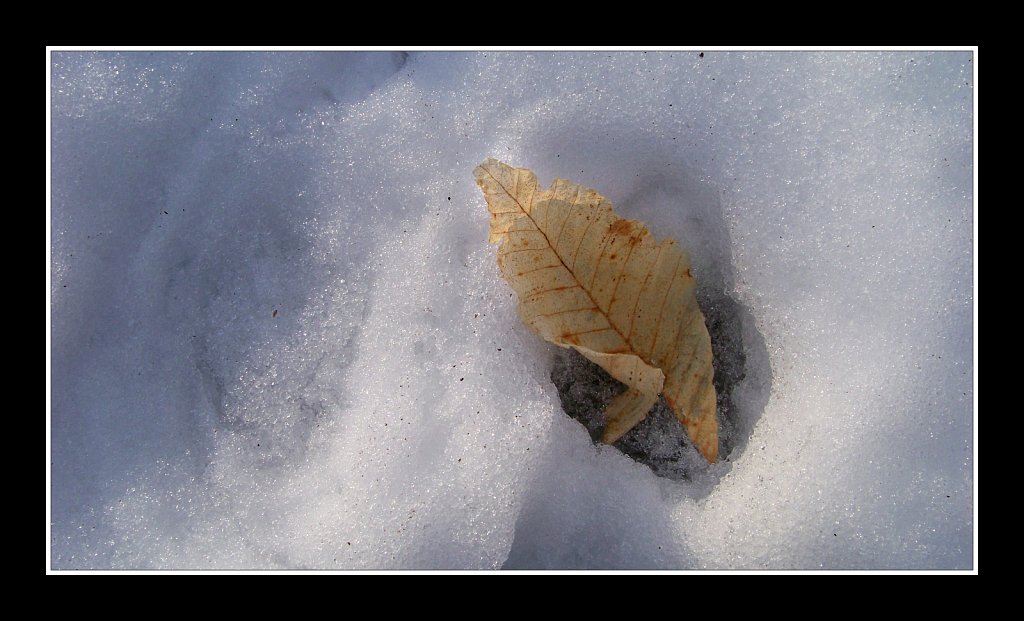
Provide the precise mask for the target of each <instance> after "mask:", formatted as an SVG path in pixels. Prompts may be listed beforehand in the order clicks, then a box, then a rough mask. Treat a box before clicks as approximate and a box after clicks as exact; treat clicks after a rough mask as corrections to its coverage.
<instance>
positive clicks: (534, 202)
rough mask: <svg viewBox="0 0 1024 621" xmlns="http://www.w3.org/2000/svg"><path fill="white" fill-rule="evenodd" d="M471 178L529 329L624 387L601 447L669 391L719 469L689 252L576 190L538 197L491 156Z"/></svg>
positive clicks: (529, 182) (555, 188)
mask: <svg viewBox="0 0 1024 621" xmlns="http://www.w3.org/2000/svg"><path fill="white" fill-rule="evenodd" d="M473 174H474V176H475V177H476V182H477V185H478V186H480V189H481V190H482V191H483V193H484V198H485V199H486V200H487V208H488V209H489V210H490V212H491V215H492V217H491V229H490V236H489V241H490V242H491V243H495V244H498V265H499V266H500V267H501V268H502V273H503V274H504V275H505V277H506V278H507V279H508V281H509V284H510V285H511V286H512V288H513V289H514V290H515V291H517V292H518V293H519V312H520V316H521V317H522V318H523V321H524V322H525V323H526V324H527V325H529V326H530V328H531V329H532V330H533V331H534V332H536V333H537V334H539V335H540V336H541V337H543V338H545V339H546V340H548V341H550V342H552V343H554V344H556V345H558V346H560V347H571V348H573V349H575V350H577V351H578V352H580V353H581V354H582V355H583V356H585V357H586V358H587V359H589V360H591V361H592V362H594V363H596V364H598V365H600V366H601V367H602V368H604V369H605V370H606V371H607V372H608V373H609V374H610V375H611V376H612V377H614V378H615V379H617V380H619V381H620V382H622V383H624V384H626V386H627V390H626V391H625V392H623V393H622V394H620V395H618V396H617V397H615V399H613V400H612V402H611V403H609V404H608V408H607V410H606V413H605V432H604V436H603V438H602V439H603V440H604V441H605V442H608V443H612V442H615V441H616V440H618V439H619V438H620V437H622V435H623V434H625V433H626V432H628V431H629V430H630V429H631V428H632V427H633V426H634V425H636V424H637V423H639V422H640V421H641V420H643V419H644V417H645V416H647V413H648V411H649V410H650V408H651V407H652V406H653V405H654V404H655V402H656V401H657V399H658V396H659V395H660V394H664V396H665V398H666V401H667V402H668V404H669V407H671V408H672V410H673V412H674V413H675V415H676V418H677V419H678V420H679V422H680V423H681V424H682V425H683V426H684V427H685V428H686V430H687V434H688V435H689V436H690V439H691V440H692V441H693V442H694V444H695V445H696V447H697V448H698V450H700V452H701V454H702V455H704V457H705V458H706V459H707V460H708V461H709V462H714V461H715V460H716V459H717V458H718V421H717V417H716V411H715V389H714V385H713V383H712V379H713V373H714V371H713V368H712V365H711V339H710V337H709V336H708V332H707V328H706V327H705V323H704V316H703V315H702V314H701V312H700V309H699V307H698V306H697V303H696V299H695V298H694V291H695V287H694V283H693V282H692V278H693V276H692V274H691V272H690V262H689V257H687V255H686V253H685V252H683V251H682V250H680V249H679V248H678V245H677V244H676V243H675V242H674V241H672V240H665V241H662V242H661V243H657V242H656V241H655V239H654V236H652V235H651V234H650V232H648V230H647V229H646V227H644V225H643V224H641V223H640V222H636V221H634V220H626V219H624V218H620V217H618V216H617V215H616V214H615V212H614V211H613V210H612V206H611V203H610V202H609V201H608V200H607V199H605V198H604V197H602V196H601V195H600V194H598V193H597V192H596V191H594V190H591V189H588V188H584V187H582V186H580V185H578V184H576V183H573V182H571V181H566V180H563V179H556V180H555V182H554V183H552V184H551V187H550V188H548V189H547V190H541V189H540V188H539V187H538V183H537V177H536V175H534V174H533V173H532V172H530V171H529V170H526V169H524V168H512V167H511V166H508V165H507V164H504V163H502V162H499V161H498V160H495V159H488V160H486V161H485V162H484V163H483V164H481V165H480V166H478V167H477V168H476V169H475V170H474V171H473ZM513 233H515V235H513ZM517 242H518V243H517ZM620 256H621V257H623V258H622V260H621V261H617V260H616V259H618V258H619V257H620ZM535 264H540V265H543V266H546V267H545V268H544V269H540V268H535V267H533V266H534V265H535ZM505 268H508V269H505ZM523 268H526V269H523ZM697 319H699V321H697Z"/></svg>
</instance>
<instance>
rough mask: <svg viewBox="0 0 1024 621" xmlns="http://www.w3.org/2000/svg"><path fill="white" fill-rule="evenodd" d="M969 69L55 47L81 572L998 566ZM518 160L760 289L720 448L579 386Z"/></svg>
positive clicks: (945, 60) (855, 61) (72, 468)
mask: <svg viewBox="0 0 1024 621" xmlns="http://www.w3.org/2000/svg"><path fill="white" fill-rule="evenodd" d="M972 76H973V56H972V54H971V53H970V52H937V53H924V52H901V53H879V52H852V53H838V52H773V53H769V52H706V53H705V54H704V55H703V57H701V56H700V55H699V53H698V51H692V52H691V51H685V52H666V53H654V52H649V53H640V52H636V53H625V52H587V53H566V52H560V53H532V52H531V53H527V52H510V53H497V52H484V53H441V52H417V53H412V54H402V53H370V52H335V53H194V54H189V53H166V52H161V53H128V52H103V53H84V52H54V53H52V56H51V86H50V96H51V106H50V112H51V140H50V145H51V150H52V151H51V163H52V174H51V207H50V217H51V224H50V233H51V236H52V239H51V245H50V248H51V253H52V254H51V262H50V278H51V283H50V288H49V295H50V301H49V305H50V309H51V313H52V318H51V326H50V330H51V339H52V341H51V349H50V355H51V365H52V370H51V394H50V396H51V411H50V421H51V429H50V442H51V457H50V469H51V470H50V472H51V485H50V489H49V493H50V495H51V519H50V529H51V536H50V545H51V551H50V555H51V556H50V559H51V565H52V567H53V568H58V569H59V568H139V569H141V568H168V569H170V568H178V569H197V568H198V569H202V568H329V569H334V568H338V569H398V568H405V569H422V568H442V569H463V568H465V569H474V568H480V569H494V568H506V569H508V568H542V569H543V568H676V569H687V568H754V569H756V568H841V569H855V568H947V569H949V568H971V567H972V564H973V554H974V550H973V530H974V528H975V524H974V518H973V514H974V502H975V500H974V494H975V491H976V490H975V487H974V482H973V468H974V464H973V457H972V454H973V439H972V436H973V424H974V423H973V419H974V411H973V405H972V404H973V397H974V394H973V390H974V388H973V381H972V369H973V365H974V360H973V353H972V351H973V319H972V309H973V303H974V302H973V295H974V294H973V286H974V284H973V276H972V271H973V259H972V253H973V245H974V243H975V240H974V238H973V225H974V216H973V199H974V196H973V193H974V189H973V138H974V136H973V131H974V130H973V127H974V122H973V114H974V110H973V88H974V83H973V77H972ZM489 156H494V157H497V158H499V159H501V160H503V161H505V162H508V163H510V164H512V165H515V166H523V167H528V168H531V169H533V170H534V171H536V173H537V174H538V176H539V178H540V180H541V183H542V184H544V185H545V186H546V185H547V184H548V183H550V182H551V181H552V180H553V179H554V178H555V177H563V178H567V179H572V180H574V181H577V182H580V183H583V184H584V185H587V186H589V187H593V188H595V189H597V190H598V191H600V192H601V193H603V194H604V195H606V196H608V197H609V198H610V199H611V200H612V201H613V203H614V204H615V206H616V209H617V211H618V212H619V213H620V214H621V215H623V216H626V217H630V218H635V219H639V220H641V221H643V222H644V223H646V224H647V225H648V226H649V227H650V228H651V230H652V231H653V232H654V233H655V234H656V235H657V236H658V238H659V239H660V238H662V237H666V236H667V237H676V238H678V239H681V240H683V242H684V245H685V246H686V247H687V248H688V250H689V251H690V254H691V256H692V257H693V261H694V265H695V269H694V272H695V276H696V278H697V279H698V282H700V283H701V286H702V287H703V288H704V290H705V291H708V292H711V293H712V294H717V295H722V296H727V297H728V298H729V299H731V300H734V301H735V302H736V304H737V305H738V307H739V308H741V309H742V313H743V314H742V322H741V325H742V339H740V341H739V342H741V343H742V348H744V350H745V351H744V352H740V353H743V354H744V355H745V356H746V370H745V376H744V378H743V379H742V380H741V381H739V382H738V383H737V384H736V386H735V387H734V390H733V392H732V396H731V399H732V404H733V409H734V411H735V413H736V416H737V417H738V420H740V421H741V423H740V424H738V425H737V428H742V429H743V431H742V433H743V434H744V437H742V438H737V441H736V443H735V446H733V447H732V448H731V449H730V451H728V452H726V453H725V454H723V459H722V460H721V461H720V462H719V463H717V464H715V465H713V466H706V465H705V466H702V467H700V468H697V469H696V470H694V471H693V472H691V473H690V474H689V475H687V476H686V477H683V478H680V479H671V478H665V477H661V476H656V475H655V473H654V472H652V470H651V468H649V467H647V466H645V465H643V464H641V463H638V462H636V461H634V460H632V459H630V458H629V457H628V456H626V455H624V454H623V453H622V452H620V451H619V450H617V449H616V448H614V447H607V446H601V445H598V444H595V443H594V442H593V441H592V440H591V437H590V435H589V434H588V433H587V430H586V429H585V428H584V427H583V426H582V425H581V424H580V423H578V422H577V421H575V420H573V419H571V418H569V417H568V416H567V415H566V414H565V412H564V411H563V409H562V405H561V403H560V399H559V394H558V391H557V390H556V388H555V386H554V384H553V383H552V379H551V376H552V368H553V366H552V365H553V363H554V360H555V351H556V348H554V347H553V346H551V345H549V344H547V343H545V342H543V341H542V340H541V339H539V338H538V337H536V336H535V335H533V334H532V333H530V331H529V330H528V328H526V327H525V326H524V325H523V324H522V323H521V322H520V320H519V319H518V316H517V312H516V308H515V304H516V300H515V299H514V298H513V297H510V294H511V290H510V288H509V287H508V285H507V284H506V283H505V282H504V281H503V280H502V279H501V277H500V275H499V273H498V269H497V266H496V264H495V253H496V249H495V247H494V246H491V245H488V244H487V241H486V240H487V227H488V220H489V218H488V214H487V210H486V208H485V204H484V201H483V197H482V195H481V193H480V191H479V190H478V188H477V187H476V185H475V183H474V181H473V177H472V169H473V168H474V167H475V166H476V165H477V164H479V163H480V162H481V161H483V160H484V159H485V158H487V157H489ZM733 353H737V352H733ZM743 421H745V423H744V422H743ZM737 433H739V432H737Z"/></svg>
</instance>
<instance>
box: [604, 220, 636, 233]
mask: <svg viewBox="0 0 1024 621" xmlns="http://www.w3.org/2000/svg"><path fill="white" fill-rule="evenodd" d="M632 232H633V222H632V221H631V220H625V219H621V218H620V219H619V220H616V221H615V222H612V223H611V224H610V225H609V226H608V234H609V235H629V234H630V233H632Z"/></svg>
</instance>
